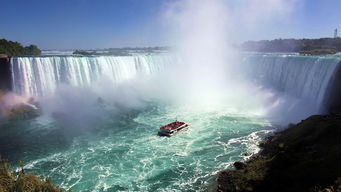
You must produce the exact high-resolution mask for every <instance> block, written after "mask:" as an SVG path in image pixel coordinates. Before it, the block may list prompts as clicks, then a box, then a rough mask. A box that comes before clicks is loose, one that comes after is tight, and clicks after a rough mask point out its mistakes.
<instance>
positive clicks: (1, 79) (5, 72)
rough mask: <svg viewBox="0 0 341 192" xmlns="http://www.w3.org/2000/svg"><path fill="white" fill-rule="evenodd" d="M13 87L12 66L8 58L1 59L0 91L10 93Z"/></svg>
mask: <svg viewBox="0 0 341 192" xmlns="http://www.w3.org/2000/svg"><path fill="white" fill-rule="evenodd" d="M11 87H12V78H11V65H10V59H9V58H8V57H0V90H3V91H10V90H11Z"/></svg>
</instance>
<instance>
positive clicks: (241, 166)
mask: <svg viewBox="0 0 341 192" xmlns="http://www.w3.org/2000/svg"><path fill="white" fill-rule="evenodd" d="M340 138H341V116H340V115H326V116H320V115H316V116H312V117H310V118H308V119H307V120H304V121H302V122H301V123H299V124H297V125H295V126H292V127H290V128H288V129H286V130H284V131H283V132H280V133H278V134H276V135H274V136H272V137H270V138H268V140H266V142H265V143H263V144H262V145H261V147H262V148H263V150H262V152H261V153H260V154H258V155H257V156H255V157H253V158H252V159H250V160H249V161H248V162H246V163H242V162H238V163H235V167H236V168H237V170H225V171H222V172H220V173H219V176H218V191H219V192H220V191H262V192H263V191H311V192H317V191H321V192H322V191H330V192H334V191H335V192H340V191H341V166H340V162H341V140H340Z"/></svg>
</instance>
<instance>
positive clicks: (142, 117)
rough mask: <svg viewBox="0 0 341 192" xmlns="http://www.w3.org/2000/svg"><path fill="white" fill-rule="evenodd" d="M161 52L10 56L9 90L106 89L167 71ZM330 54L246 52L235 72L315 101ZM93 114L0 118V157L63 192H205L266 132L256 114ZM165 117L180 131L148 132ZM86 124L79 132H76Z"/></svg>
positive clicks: (334, 63) (147, 107) (328, 76)
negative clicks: (180, 124)
mask: <svg viewBox="0 0 341 192" xmlns="http://www.w3.org/2000/svg"><path fill="white" fill-rule="evenodd" d="M174 62H176V59H175V58H174V57H173V56H170V55H134V56H127V57H117V56H89V57H75V56H47V57H14V58H12V60H11V65H12V73H13V74H12V77H13V82H14V85H13V90H14V91H15V92H16V93H18V94H21V95H25V96H35V97H41V98H43V97H44V96H46V95H50V94H53V93H54V92H55V91H56V90H58V87H59V86H61V85H64V84H67V85H71V86H72V87H88V88H89V87H91V84H92V83H93V82H95V81H99V80H101V78H103V77H104V76H105V80H106V81H109V85H110V86H112V88H113V89H115V87H117V86H119V85H122V84H124V83H125V82H127V81H130V80H133V79H142V78H147V77H149V76H153V75H155V74H158V73H161V72H162V71H163V72H164V71H167V69H168V67H172V65H173V64H174ZM339 62H340V59H339V58H333V57H330V58H329V57H304V56H288V55H273V54H269V55H268V54H264V55H255V54H248V55H244V56H243V57H242V66H243V67H244V74H245V75H246V76H248V77H252V78H251V79H252V81H254V82H255V83H258V84H262V85H264V86H267V87H269V88H270V87H271V89H276V90H277V91H278V92H283V94H284V93H285V94H288V95H291V96H292V97H296V98H302V99H307V100H311V101H312V102H313V103H315V104H316V105H317V106H320V105H321V104H322V103H323V100H324V97H325V94H327V92H328V84H329V82H330V81H331V80H332V78H333V75H334V73H335V71H336V69H337V67H338V65H339ZM91 102H93V105H94V108H92V109H93V110H92V111H93V113H90V114H88V113H87V114H83V113H81V111H78V112H79V113H80V114H82V115H80V116H77V119H80V120H81V121H82V122H87V120H88V119H89V118H93V119H96V121H95V122H91V124H87V125H90V126H83V125H82V126H79V125H78V124H73V123H69V121H68V120H69V119H68V118H69V117H70V116H73V115H74V114H73V113H74V111H75V112H77V108H76V109H75V110H74V111H72V113H70V114H67V113H65V114H63V113H62V112H61V113H52V114H45V115H43V116H41V117H39V118H36V119H33V120H26V121H16V122H1V124H0V125H1V129H2V131H1V132H0V146H1V148H0V153H1V154H2V155H3V156H7V157H8V158H9V160H10V162H11V163H12V164H13V165H14V166H17V163H16V162H17V161H18V160H24V162H25V164H26V166H25V169H26V171H27V172H33V173H36V174H38V175H39V176H41V177H43V176H44V177H49V178H51V179H52V181H53V183H54V184H56V185H58V186H60V187H61V188H63V189H65V190H67V189H70V188H71V189H72V190H73V191H198V190H206V189H207V188H210V187H211V186H210V185H211V184H212V182H213V181H214V179H215V176H216V174H217V172H218V171H220V170H223V169H226V168H229V167H231V166H232V164H233V162H235V161H240V160H244V159H247V158H249V157H250V156H251V155H252V154H254V153H257V152H258V151H259V148H258V144H259V142H261V140H262V139H263V138H264V137H266V136H267V135H268V134H269V133H270V132H272V131H273V127H272V124H271V122H269V121H268V120H267V119H266V118H265V117H264V116H263V115H262V114H261V113H258V112H257V111H253V110H252V109H251V108H247V109H246V110H243V111H238V110H236V109H234V108H231V105H226V106H225V104H228V103H231V102H233V101H226V103H221V105H220V106H219V107H218V108H216V107H210V106H202V107H201V106H200V107H197V106H196V107H193V106H191V105H176V104H174V103H168V102H164V101H162V100H148V101H144V103H143V105H139V106H138V107H136V106H134V107H131V106H129V107H127V106H122V105H121V104H120V103H115V102H113V101H109V100H105V99H104V101H102V100H100V101H98V100H96V99H94V101H91ZM175 119H180V120H182V121H185V122H186V123H188V124H190V129H189V130H188V131H186V132H183V133H179V134H177V135H175V136H173V137H170V138H168V137H159V136H157V131H158V128H159V127H160V126H162V125H164V124H167V123H169V122H171V121H174V120H175ZM84 127H86V128H84Z"/></svg>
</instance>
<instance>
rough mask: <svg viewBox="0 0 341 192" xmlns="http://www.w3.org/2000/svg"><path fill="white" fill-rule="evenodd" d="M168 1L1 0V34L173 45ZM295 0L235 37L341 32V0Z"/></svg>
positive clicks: (92, 44)
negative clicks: (279, 14)
mask: <svg viewBox="0 0 341 192" xmlns="http://www.w3.org/2000/svg"><path fill="white" fill-rule="evenodd" d="M171 1H172V0H2V1H1V12H0V18H1V23H0V38H6V39H9V40H14V41H19V42H21V43H23V44H24V45H28V44H36V45H38V46H39V47H41V48H43V49H76V48H78V49H86V48H108V47H125V46H163V45H171V44H172V42H171V40H170V39H169V38H168V35H169V34H168V33H169V30H168V28H167V25H165V24H164V22H163V19H162V15H163V11H164V10H165V6H166V5H167V4H168V3H170V2H171ZM297 1H300V4H299V5H297V6H296V7H294V9H293V10H292V12H291V13H290V16H287V17H286V18H284V19H276V20H271V21H268V22H266V23H262V25H260V26H259V27H258V28H256V29H255V30H252V31H248V30H243V32H242V33H241V35H240V36H239V38H237V39H236V42H237V43H238V42H242V41H245V40H259V39H274V38H316V37H327V36H332V34H333V30H334V29H335V28H339V31H340V33H341V11H340V10H341V0H297ZM198 3H200V0H198Z"/></svg>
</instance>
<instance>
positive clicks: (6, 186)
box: [0, 158, 62, 192]
mask: <svg viewBox="0 0 341 192" xmlns="http://www.w3.org/2000/svg"><path fill="white" fill-rule="evenodd" d="M0 192H62V190H61V189H59V188H58V187H56V186H54V185H53V184H52V183H51V180H49V179H46V180H45V181H44V180H42V179H39V178H38V177H37V176H36V175H34V174H27V173H25V172H24V169H23V166H22V170H21V171H20V172H19V173H15V172H11V171H10V166H9V163H8V162H7V161H6V160H5V159H2V158H0Z"/></svg>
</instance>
